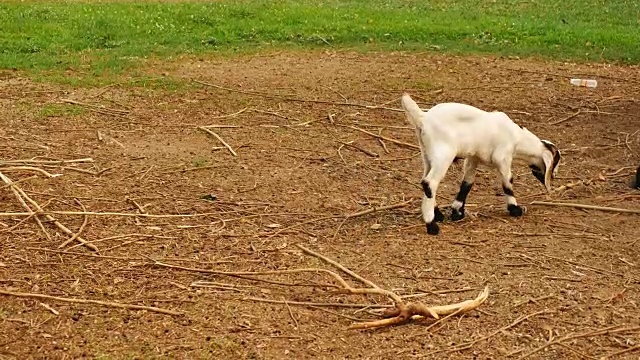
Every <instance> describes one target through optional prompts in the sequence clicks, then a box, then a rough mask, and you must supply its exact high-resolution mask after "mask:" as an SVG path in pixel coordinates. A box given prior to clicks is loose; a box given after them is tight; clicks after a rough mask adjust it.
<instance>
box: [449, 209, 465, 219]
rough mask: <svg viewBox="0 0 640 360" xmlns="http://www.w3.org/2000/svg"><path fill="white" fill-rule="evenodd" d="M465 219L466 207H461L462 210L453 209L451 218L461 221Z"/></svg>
mask: <svg viewBox="0 0 640 360" xmlns="http://www.w3.org/2000/svg"><path fill="white" fill-rule="evenodd" d="M462 219H464V208H460V210H456V209H451V220H453V221H460V220H462Z"/></svg>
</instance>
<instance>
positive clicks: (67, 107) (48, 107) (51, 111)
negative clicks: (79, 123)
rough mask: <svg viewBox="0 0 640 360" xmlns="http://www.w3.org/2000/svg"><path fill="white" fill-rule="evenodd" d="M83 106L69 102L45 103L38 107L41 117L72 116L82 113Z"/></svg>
mask: <svg viewBox="0 0 640 360" xmlns="http://www.w3.org/2000/svg"><path fill="white" fill-rule="evenodd" d="M84 112H85V110H84V108H82V107H80V106H76V105H71V104H55V103H51V104H45V105H44V106H43V107H42V109H40V116H42V117H58V116H74V115H80V114H82V113H84Z"/></svg>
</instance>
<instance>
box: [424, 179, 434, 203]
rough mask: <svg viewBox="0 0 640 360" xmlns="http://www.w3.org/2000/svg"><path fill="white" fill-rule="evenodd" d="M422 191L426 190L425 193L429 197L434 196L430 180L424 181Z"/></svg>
mask: <svg viewBox="0 0 640 360" xmlns="http://www.w3.org/2000/svg"><path fill="white" fill-rule="evenodd" d="M422 191H424V195H425V196H426V197H428V198H429V199H431V198H432V197H433V193H432V192H431V187H430V186H429V183H428V182H426V181H423V182H422Z"/></svg>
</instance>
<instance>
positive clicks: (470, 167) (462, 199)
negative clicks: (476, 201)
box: [451, 157, 478, 221]
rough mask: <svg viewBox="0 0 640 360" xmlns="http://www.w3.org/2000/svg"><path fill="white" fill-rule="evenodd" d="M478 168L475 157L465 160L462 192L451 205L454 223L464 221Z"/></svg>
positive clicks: (461, 185) (459, 192)
mask: <svg viewBox="0 0 640 360" xmlns="http://www.w3.org/2000/svg"><path fill="white" fill-rule="evenodd" d="M477 167H478V159H476V158H475V157H470V158H466V159H464V176H463V178H462V183H461V184H460V191H458V195H456V199H455V200H454V201H453V204H451V220H453V221H458V220H462V219H464V204H465V203H466V202H467V196H468V195H469V192H470V191H471V187H473V182H474V180H475V177H476V168H477Z"/></svg>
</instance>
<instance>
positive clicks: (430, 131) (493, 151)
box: [402, 94, 560, 235]
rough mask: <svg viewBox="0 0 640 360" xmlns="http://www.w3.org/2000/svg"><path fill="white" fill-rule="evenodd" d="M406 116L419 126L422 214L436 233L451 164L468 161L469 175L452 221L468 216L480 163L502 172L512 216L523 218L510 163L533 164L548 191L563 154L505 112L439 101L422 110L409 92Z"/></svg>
mask: <svg viewBox="0 0 640 360" xmlns="http://www.w3.org/2000/svg"><path fill="white" fill-rule="evenodd" d="M402 107H403V109H404V111H405V114H406V116H407V119H408V120H409V122H411V123H412V124H413V125H414V126H415V127H416V135H417V137H418V143H419V144H420V150H421V153H422V160H423V163H424V175H423V176H422V189H423V191H424V197H423V199H422V218H423V220H424V222H425V223H426V224H427V232H428V233H429V234H432V235H437V234H438V233H439V231H440V229H439V227H438V225H437V224H436V223H437V222H439V221H442V220H444V215H443V214H442V212H440V210H439V209H438V207H437V205H436V192H437V190H438V185H439V184H440V181H441V180H442V179H443V178H444V176H445V174H446V173H447V170H448V169H449V166H450V165H451V163H452V162H453V161H455V160H457V159H464V176H463V180H462V184H461V185H460V191H459V192H458V195H457V196H456V199H455V201H454V202H453V204H452V205H451V207H452V212H451V219H452V220H454V221H456V220H461V219H462V218H464V205H465V202H466V199H467V195H468V194H469V192H470V191H471V187H472V185H473V181H474V178H475V172H476V168H477V166H478V165H479V164H481V163H482V164H486V165H490V166H492V167H494V168H496V169H497V170H498V172H499V173H500V175H501V176H502V189H503V191H504V193H505V195H506V198H507V210H508V211H509V214H510V215H511V216H521V215H522V208H521V207H520V206H518V203H517V202H516V198H515V196H514V194H513V177H512V175H511V162H512V161H513V160H514V159H515V160H524V161H526V162H528V164H529V167H530V168H531V169H532V173H533V175H534V176H535V177H536V179H538V180H539V181H540V182H541V183H542V184H543V185H544V186H545V188H546V189H547V191H549V190H550V189H551V179H552V178H553V177H555V175H556V172H557V169H558V164H559V162H560V152H559V151H558V148H557V147H556V146H555V145H554V144H553V143H551V142H549V141H546V140H540V139H539V138H538V137H537V136H535V135H534V134H532V133H531V132H530V131H528V130H527V129H525V128H521V127H520V126H518V125H517V124H515V123H514V122H513V121H512V120H511V119H510V118H509V117H508V116H507V115H506V114H505V113H502V112H486V111H484V110H480V109H478V108H475V107H473V106H470V105H465V104H458V103H443V104H438V105H436V106H434V107H432V108H431V109H429V110H428V111H426V112H425V111H422V110H421V109H420V107H419V106H418V104H416V102H415V101H414V100H413V99H411V97H410V96H409V95H408V94H404V95H403V96H402Z"/></svg>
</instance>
